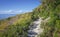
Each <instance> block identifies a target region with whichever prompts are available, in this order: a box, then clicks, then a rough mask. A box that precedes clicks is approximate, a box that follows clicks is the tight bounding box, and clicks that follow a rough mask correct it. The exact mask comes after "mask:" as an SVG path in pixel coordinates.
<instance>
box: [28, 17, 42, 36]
mask: <svg viewBox="0 0 60 37" xmlns="http://www.w3.org/2000/svg"><path fill="white" fill-rule="evenodd" d="M41 22H42V19H41V18H39V19H38V20H36V21H34V22H33V24H31V25H30V26H29V28H30V29H29V30H28V37H37V36H38V35H39V34H40V33H41V32H43V29H42V28H40V25H41Z"/></svg>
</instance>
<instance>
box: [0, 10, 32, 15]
mask: <svg viewBox="0 0 60 37" xmlns="http://www.w3.org/2000/svg"><path fill="white" fill-rule="evenodd" d="M25 12H32V10H31V11H30V10H3V11H0V14H20V13H25Z"/></svg>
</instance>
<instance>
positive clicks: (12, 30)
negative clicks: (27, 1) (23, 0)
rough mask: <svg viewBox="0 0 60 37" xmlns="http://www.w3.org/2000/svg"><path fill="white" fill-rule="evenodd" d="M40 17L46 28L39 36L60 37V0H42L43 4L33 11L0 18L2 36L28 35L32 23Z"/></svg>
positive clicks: (16, 36) (19, 36)
mask: <svg viewBox="0 0 60 37" xmlns="http://www.w3.org/2000/svg"><path fill="white" fill-rule="evenodd" d="M39 17H42V20H43V21H42V22H40V23H41V24H40V25H41V26H40V27H41V28H42V29H44V30H43V32H42V33H41V34H39V35H38V37H60V0H58V1H57V0H41V5H39V6H38V7H37V8H35V9H34V10H33V11H32V12H29V13H24V14H20V15H16V16H14V17H10V18H7V19H4V20H0V31H1V32H0V36H1V37H28V30H29V29H30V28H29V26H30V24H31V23H33V22H34V21H36V20H37V19H39ZM36 23H37V22H36ZM36 23H35V24H36ZM35 24H34V25H35Z"/></svg>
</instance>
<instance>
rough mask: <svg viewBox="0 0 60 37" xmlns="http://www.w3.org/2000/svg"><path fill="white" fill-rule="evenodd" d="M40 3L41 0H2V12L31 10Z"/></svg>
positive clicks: (0, 9) (0, 7) (15, 12)
mask: <svg viewBox="0 0 60 37" xmlns="http://www.w3.org/2000/svg"><path fill="white" fill-rule="evenodd" d="M39 5H40V2H39V0H0V14H20V13H23V12H30V11H32V10H33V9H34V8H36V7H38V6H39Z"/></svg>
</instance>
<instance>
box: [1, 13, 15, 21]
mask: <svg viewBox="0 0 60 37" xmlns="http://www.w3.org/2000/svg"><path fill="white" fill-rule="evenodd" d="M15 15H16V14H0V20H1V19H6V18H8V17H11V16H15Z"/></svg>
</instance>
